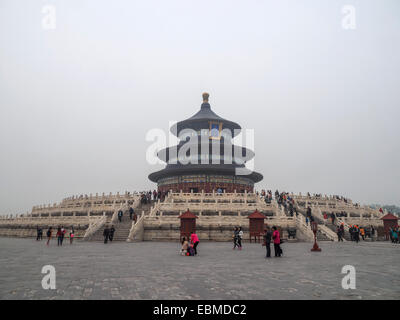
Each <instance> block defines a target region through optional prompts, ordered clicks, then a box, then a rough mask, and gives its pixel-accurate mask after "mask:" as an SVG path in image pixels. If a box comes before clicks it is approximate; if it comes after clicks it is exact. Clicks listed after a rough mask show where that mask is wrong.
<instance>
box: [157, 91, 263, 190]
mask: <svg viewBox="0 0 400 320" xmlns="http://www.w3.org/2000/svg"><path fill="white" fill-rule="evenodd" d="M208 98H209V94H208V93H203V103H202V104H201V108H200V111H198V112H197V113H196V114H195V115H194V116H192V117H191V118H189V119H186V120H183V121H180V122H178V123H176V124H175V125H174V126H172V127H171V132H172V133H173V134H174V135H175V136H177V137H178V138H179V139H180V142H179V144H178V145H177V146H173V147H169V148H166V149H163V150H161V151H160V152H158V154H157V156H158V157H159V158H160V159H161V160H162V161H164V162H166V163H167V165H166V167H165V168H164V169H163V170H160V171H157V172H154V173H152V174H150V175H149V179H150V180H151V181H153V182H156V183H157V186H158V190H159V191H171V190H172V191H173V192H180V191H183V192H194V193H198V192H202V191H204V192H206V193H209V192H213V191H218V190H219V189H220V190H222V191H224V192H228V193H231V192H232V193H233V192H238V193H243V192H245V191H247V192H253V190H254V184H255V183H257V182H259V181H261V180H262V178H263V176H262V175H261V174H260V173H257V172H254V171H251V170H249V169H247V168H246V166H245V164H246V162H247V161H249V160H251V159H252V158H253V157H254V152H253V151H252V150H250V149H247V148H245V147H240V146H236V145H234V144H233V143H232V139H233V138H234V137H235V136H237V135H238V134H239V133H240V131H241V127H240V125H239V124H237V123H235V122H232V121H229V120H226V119H223V118H221V117H220V116H218V115H217V114H215V113H214V112H213V111H212V110H211V106H210V104H209V102H208Z"/></svg>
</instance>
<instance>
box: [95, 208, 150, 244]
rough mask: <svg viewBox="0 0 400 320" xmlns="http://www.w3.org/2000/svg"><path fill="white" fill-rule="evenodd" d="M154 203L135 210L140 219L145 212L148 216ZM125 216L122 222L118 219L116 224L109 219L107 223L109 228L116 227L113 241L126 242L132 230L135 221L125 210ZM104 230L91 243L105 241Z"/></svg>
mask: <svg viewBox="0 0 400 320" xmlns="http://www.w3.org/2000/svg"><path fill="white" fill-rule="evenodd" d="M151 206H152V203H148V204H141V205H139V206H138V207H137V208H135V209H134V210H135V213H136V215H137V216H138V219H139V217H140V216H141V214H142V212H143V211H144V214H145V215H146V214H148V213H149V211H150V209H151ZM123 212H124V214H123V216H122V219H121V222H119V220H118V219H117V220H116V221H115V222H114V223H112V222H111V217H109V218H108V219H107V222H106V224H105V225H108V226H109V227H111V226H114V229H115V232H114V238H113V241H126V240H127V239H128V236H129V232H130V231H131V228H132V223H133V220H131V219H130V217H129V211H128V210H124V211H123ZM104 228H105V227H103V228H101V229H99V230H98V231H96V232H95V233H94V234H93V236H92V237H91V238H90V241H102V242H103V241H104V237H103V232H104Z"/></svg>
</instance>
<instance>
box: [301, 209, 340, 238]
mask: <svg viewBox="0 0 400 320" xmlns="http://www.w3.org/2000/svg"><path fill="white" fill-rule="evenodd" d="M295 208H296V209H297V212H298V213H299V214H301V215H303V216H304V217H306V216H307V214H306V211H305V210H304V209H303V208H299V206H296V205H295ZM313 217H314V221H315V222H317V223H318V231H317V241H334V239H332V237H331V235H329V236H328V235H327V233H326V232H325V231H323V230H321V229H322V228H323V227H324V222H323V220H322V219H320V218H319V217H318V216H316V215H314V214H313ZM309 226H310V222H309ZM325 227H328V228H329V229H330V230H332V229H331V228H330V227H329V225H325ZM335 228H336V227H335ZM310 229H311V226H310ZM332 231H333V232H334V233H336V229H335V230H332Z"/></svg>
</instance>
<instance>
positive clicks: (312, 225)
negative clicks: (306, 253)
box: [311, 221, 321, 252]
mask: <svg viewBox="0 0 400 320" xmlns="http://www.w3.org/2000/svg"><path fill="white" fill-rule="evenodd" d="M311 230H312V231H313V232H314V246H313V247H312V249H311V251H318V252H319V251H321V248H320V247H318V243H317V230H318V223H316V222H315V221H313V222H312V223H311Z"/></svg>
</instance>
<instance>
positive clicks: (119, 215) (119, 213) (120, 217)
mask: <svg viewBox="0 0 400 320" xmlns="http://www.w3.org/2000/svg"><path fill="white" fill-rule="evenodd" d="M123 214H124V213H123V212H122V210H121V209H120V210H119V211H118V220H119V222H122V216H123Z"/></svg>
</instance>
